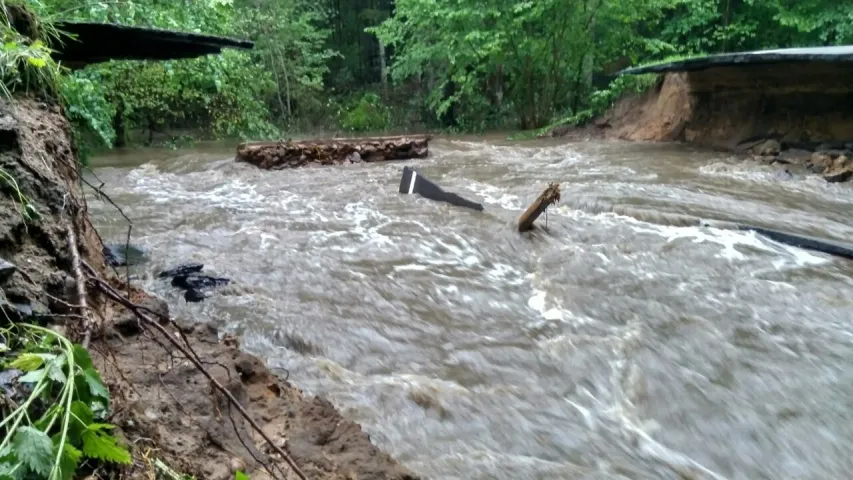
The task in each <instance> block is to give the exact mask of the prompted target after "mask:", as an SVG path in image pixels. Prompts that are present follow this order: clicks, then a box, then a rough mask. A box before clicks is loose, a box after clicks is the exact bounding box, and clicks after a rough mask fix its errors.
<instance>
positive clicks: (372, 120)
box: [338, 92, 391, 132]
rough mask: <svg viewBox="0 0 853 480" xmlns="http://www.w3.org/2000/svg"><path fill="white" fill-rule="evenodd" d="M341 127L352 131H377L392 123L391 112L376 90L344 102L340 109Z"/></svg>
mask: <svg viewBox="0 0 853 480" xmlns="http://www.w3.org/2000/svg"><path fill="white" fill-rule="evenodd" d="M338 118H339V123H340V125H341V128H343V129H344V130H347V131H351V132H377V131H382V130H385V129H387V128H388V127H389V125H390V123H391V112H390V110H389V108H388V107H387V106H385V104H384V103H383V102H382V99H381V98H379V95H377V94H376V93H374V92H366V93H363V94H362V95H361V96H360V97H356V99H354V100H350V101H349V102H346V103H344V104H343V105H342V106H341V107H340V110H339V111H338Z"/></svg>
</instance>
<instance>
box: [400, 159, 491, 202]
mask: <svg viewBox="0 0 853 480" xmlns="http://www.w3.org/2000/svg"><path fill="white" fill-rule="evenodd" d="M400 193H406V194H409V195H411V194H413V193H417V194H418V195H420V196H422V197H424V198H428V199H430V200H436V201H439V202H447V203H449V204H451V205H456V206H458V207H467V208H471V209H474V210H477V211H480V212H481V211H483V206H482V205H480V204H479V203H476V202H472V201H470V200H466V199H464V198H462V197H460V196H459V195H456V194H455V193H450V192H445V191H444V190H443V189H442V188H441V187H439V186H438V185H436V184H435V183H433V182H432V181H430V180H428V179H427V178H426V177H424V176H423V175H421V174H420V173H418V172H416V171H415V170H414V169H412V168H410V167H403V176H402V178H400Z"/></svg>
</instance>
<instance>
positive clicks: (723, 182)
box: [92, 140, 853, 479]
mask: <svg viewBox="0 0 853 480" xmlns="http://www.w3.org/2000/svg"><path fill="white" fill-rule="evenodd" d="M430 147H431V150H432V153H433V155H432V157H431V158H430V159H426V160H418V161H413V162H406V164H408V165H417V166H419V167H420V169H421V170H422V171H423V172H424V174H426V175H428V176H429V178H431V179H434V180H435V181H437V182H439V183H440V184H441V185H442V186H443V187H446V188H447V189H448V190H452V191H455V192H457V193H459V194H462V195H464V196H466V197H468V198H471V199H473V200H476V201H482V202H483V203H484V204H485V205H486V212H484V213H477V212H471V211H467V210H457V209H454V208H452V207H450V206H447V205H442V204H436V203H432V202H429V201H427V200H423V199H419V198H416V197H410V196H401V195H399V194H397V193H396V190H397V188H396V187H397V183H398V182H399V171H400V169H401V168H402V165H400V164H393V163H390V164H382V165H349V166H343V167H329V168H323V169H309V170H293V171H288V172H265V171H260V170H257V169H255V168H254V167H251V166H247V165H239V164H236V163H235V162H233V151H228V150H225V151H207V152H176V153H175V154H174V156H171V157H164V158H160V159H154V160H152V161H149V158H147V157H145V156H140V157H138V158H137V163H138V166H130V165H128V163H130V164H132V163H133V162H127V163H125V164H124V165H123V166H121V167H118V168H116V167H110V166H108V165H109V163H110V162H111V159H109V158H107V159H101V160H100V162H101V165H105V166H103V167H100V168H98V169H97V172H98V174H99V176H100V177H101V178H102V179H103V180H104V181H105V182H106V183H107V185H108V191H109V192H110V193H111V194H112V195H114V198H116V199H117V200H118V201H120V202H121V203H122V204H123V205H127V210H128V213H129V214H130V215H131V216H132V217H133V218H134V219H136V224H135V226H134V232H135V234H136V241H138V242H139V243H140V244H142V245H143V246H145V247H147V248H149V249H150V252H151V254H152V257H153V258H154V261H153V263H152V264H150V265H148V266H145V267H144V268H143V269H142V270H141V271H140V272H139V273H140V274H141V275H142V277H143V283H144V284H145V286H146V287H147V288H150V289H152V290H153V291H156V292H158V293H160V294H162V295H164V296H165V297H166V298H168V299H169V301H170V303H172V304H173V305H174V307H175V308H174V310H175V313H176V314H177V315H179V316H180V317H183V318H194V319H198V320H203V321H206V322H208V323H210V324H211V325H214V326H217V327H221V328H223V329H224V330H225V331H227V332H230V333H234V334H237V335H239V336H240V337H241V338H242V340H243V344H244V346H245V347H246V348H247V349H248V350H249V351H251V352H253V353H257V354H259V355H261V356H262V357H263V358H264V359H266V361H267V362H268V363H269V364H270V365H271V366H272V367H274V369H275V368H283V369H287V370H288V371H289V372H290V380H291V381H293V382H295V383H296V384H298V385H300V386H302V387H304V388H306V390H308V391H309V392H310V393H318V394H322V395H324V396H326V397H328V398H329V399H330V400H331V401H332V402H333V403H334V404H335V405H336V406H338V407H340V408H342V409H343V411H344V414H345V415H346V416H347V417H348V418H351V419H353V420H355V421H358V422H359V423H361V424H362V425H363V427H364V428H365V430H366V431H367V432H368V433H370V435H371V438H372V440H373V441H375V442H376V443H377V444H378V445H379V446H380V447H381V448H383V449H385V450H386V451H388V452H389V453H391V454H392V455H393V456H394V457H395V458H397V459H399V460H400V461H401V462H402V463H403V464H404V465H406V466H408V467H410V468H412V469H413V470H415V471H417V472H418V473H420V474H423V475H424V476H426V477H428V478H507V479H509V478H554V477H561V478H564V477H566V476H577V477H583V478H593V477H600V476H607V477H612V476H614V475H621V476H622V477H624V478H676V476H677V475H679V474H683V475H694V476H696V477H698V478H706V477H711V476H713V475H716V476H718V477H720V478H744V479H746V478H782V477H790V476H793V475H801V476H802V477H803V478H840V477H841V476H843V475H846V472H847V471H848V465H847V460H846V455H845V452H846V446H847V445H848V444H849V442H850V441H851V440H853V422H849V421H848V420H847V414H846V412H847V411H849V410H850V408H851V407H853V400H851V398H853V395H851V393H853V386H851V385H853V382H850V381H849V375H848V373H847V367H846V366H847V365H848V364H849V362H850V361H851V360H853V358H851V357H853V348H851V347H853V340H851V338H853V337H852V336H851V333H853V327H851V322H850V320H851V316H850V311H851V300H850V298H853V295H851V294H853V281H851V275H853V267H851V264H850V263H849V262H845V261H840V260H837V259H834V258H831V257H828V256H824V255H821V254H815V253H810V252H806V251H803V250H800V249H796V248H793V247H787V246H782V245H779V244H775V243H773V242H769V241H766V240H764V239H762V238H761V237H759V236H756V235H755V234H752V233H749V232H734V231H727V230H715V229H700V228H697V227H674V226H667V225H661V224H658V223H656V222H655V220H656V219H655V218H654V217H653V216H650V217H649V219H648V220H649V221H642V220H638V219H635V218H629V217H622V216H618V215H614V214H595V215H592V214H586V213H583V212H580V211H576V210H572V209H571V208H569V207H568V202H567V205H563V206H561V207H558V208H554V209H552V211H551V213H550V218H549V223H548V225H549V229H550V233H548V234H545V233H543V232H538V233H537V234H534V235H533V236H531V237H525V236H519V235H518V234H517V233H516V232H515V231H514V229H513V228H512V225H513V221H514V220H515V218H516V217H517V215H518V213H519V212H520V211H521V210H522V209H523V208H524V207H525V206H526V204H527V203H528V202H529V201H530V199H532V198H535V196H536V195H537V194H538V193H539V190H541V188H542V186H543V185H544V184H545V183H547V182H548V181H562V182H563V191H564V198H566V199H568V197H570V196H573V197H575V198H586V199H593V200H597V201H601V202H608V203H610V204H621V205H632V206H635V207H637V208H640V209H645V210H648V211H654V212H665V213H677V214H690V215H694V216H697V217H701V218H718V219H725V220H737V221H746V220H748V221H749V222H750V223H754V224H759V225H766V226H773V227H777V228H783V229H787V230H792V231H796V232H800V233H807V234H812V235H820V236H826V237H831V238H837V239H845V238H850V236H851V234H853V226H851V225H850V224H849V221H848V218H849V215H848V212H849V208H850V206H851V205H850V204H851V203H852V202H853V197H851V195H850V193H851V190H850V187H849V186H847V185H827V184H826V183H825V182H824V181H823V180H822V179H820V178H815V177H809V176H794V177H793V178H787V177H785V178H780V177H779V176H778V175H777V174H776V172H775V169H773V168H771V167H766V166H762V165H759V164H756V163H754V162H742V161H739V160H735V159H733V158H729V157H727V156H725V155H721V154H715V153H708V152H702V151H698V150H693V149H690V148H687V147H683V146H672V145H637V144H624V143H569V144H565V143H562V142H558V141H541V142H535V143H520V144H516V145H512V144H505V143H500V142H497V143H490V142H486V141H466V140H453V141H448V140H436V141H434V142H433V143H432V144H431V146H430ZM92 208H93V209H97V211H98V215H97V216H98V217H99V218H105V219H111V220H109V221H106V222H105V223H104V224H103V225H102V228H103V229H105V231H106V232H109V233H110V234H111V235H113V236H114V237H113V238H121V235H122V234H123V233H122V232H123V227H122V226H121V222H120V221H119V219H118V217H117V216H116V215H115V214H114V213H111V212H110V210H109V208H107V207H106V206H104V205H93V206H92ZM188 259H191V260H197V261H201V262H203V263H205V264H207V265H208V268H209V269H211V270H212V271H214V272H216V273H218V274H222V275H225V276H229V277H231V278H232V279H233V284H232V285H230V286H228V287H226V288H225V289H223V290H221V291H220V293H219V294H218V295H216V296H215V297H213V298H211V299H210V300H208V301H207V302H206V303H204V304H202V305H187V304H186V303H184V302H183V301H182V300H180V299H179V298H178V295H179V294H178V293H177V292H174V291H172V290H171V289H170V288H169V287H168V285H165V284H162V283H159V282H158V281H157V280H156V279H155V278H153V275H152V272H155V271H157V270H158V269H160V268H162V267H164V266H168V265H171V264H174V263H178V262H180V261H185V260H188Z"/></svg>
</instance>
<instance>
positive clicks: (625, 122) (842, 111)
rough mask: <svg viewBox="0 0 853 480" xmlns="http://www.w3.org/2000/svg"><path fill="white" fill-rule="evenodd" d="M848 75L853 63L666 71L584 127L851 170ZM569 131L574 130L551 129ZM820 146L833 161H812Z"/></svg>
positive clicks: (852, 91)
mask: <svg viewBox="0 0 853 480" xmlns="http://www.w3.org/2000/svg"><path fill="white" fill-rule="evenodd" d="M851 74H853V65H845V64H831V63H825V62H813V63H799V64H784V63H782V64H776V65H743V66H736V67H715V68H709V69H706V70H701V71H693V72H679V73H667V74H664V75H663V76H662V77H661V78H660V80H659V81H658V82H657V83H656V85H655V86H654V87H653V88H651V89H650V90H648V91H647V92H646V93H644V94H642V95H635V96H629V97H625V98H623V99H621V100H620V101H618V102H617V103H616V104H615V105H614V106H613V107H612V108H611V109H610V110H609V111H607V112H606V113H605V114H604V115H602V116H601V117H599V118H597V119H595V120H594V121H593V122H592V124H591V125H590V126H588V127H586V128H585V130H584V132H585V133H586V134H587V135H597V136H599V137H604V138H613V139H622V140H631V141H685V142H690V143H693V144H696V145H701V146H706V147H710V148H716V149H723V150H728V151H739V152H744V153H751V154H755V155H760V156H763V157H774V158H773V159H770V161H773V160H777V161H779V162H780V163H800V164H802V165H804V166H809V165H814V164H820V166H819V167H818V168H816V170H818V171H821V172H822V171H824V170H827V171H829V170H832V169H836V170H837V169H853V163H850V162H846V159H849V158H853V153H849V152H850V151H853V84H850V82H849V81H848V79H849V78H850V76H851ZM564 134H574V130H573V129H571V128H565V127H563V128H560V129H556V130H554V131H552V132H551V135H552V136H563V135H564ZM767 140H770V141H771V143H767V142H766V141H767ZM815 151H820V152H829V154H830V156H832V157H833V161H835V165H834V166H833V164H832V163H831V162H830V164H826V163H827V162H826V161H825V159H822V158H815V159H811V160H810V156H811V153H812V152H815ZM783 152H788V153H784V154H783ZM841 156H844V159H842V160H841V161H840V162H839V161H837V159H838V158H839V157H841Z"/></svg>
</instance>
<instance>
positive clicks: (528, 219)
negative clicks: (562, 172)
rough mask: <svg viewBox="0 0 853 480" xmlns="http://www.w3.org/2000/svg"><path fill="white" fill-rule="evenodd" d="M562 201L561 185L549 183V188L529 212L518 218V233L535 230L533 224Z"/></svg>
mask: <svg viewBox="0 0 853 480" xmlns="http://www.w3.org/2000/svg"><path fill="white" fill-rule="evenodd" d="M559 201H560V184H559V183H549V184H548V188H546V189H545V191H544V192H542V194H541V195H539V198H537V199H536V201H535V202H533V203H532V204H531V205H530V206H529V207H527V210H525V211H524V213H523V214H522V215H521V217H519V218H518V231H519V232H527V231H529V230H532V229H533V222H535V221H536V219H537V218H539V216H540V215H542V214H543V213H544V212H545V210H546V209H547V208H548V207H550V206H551V205H552V204H554V203H556V202H559Z"/></svg>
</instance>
